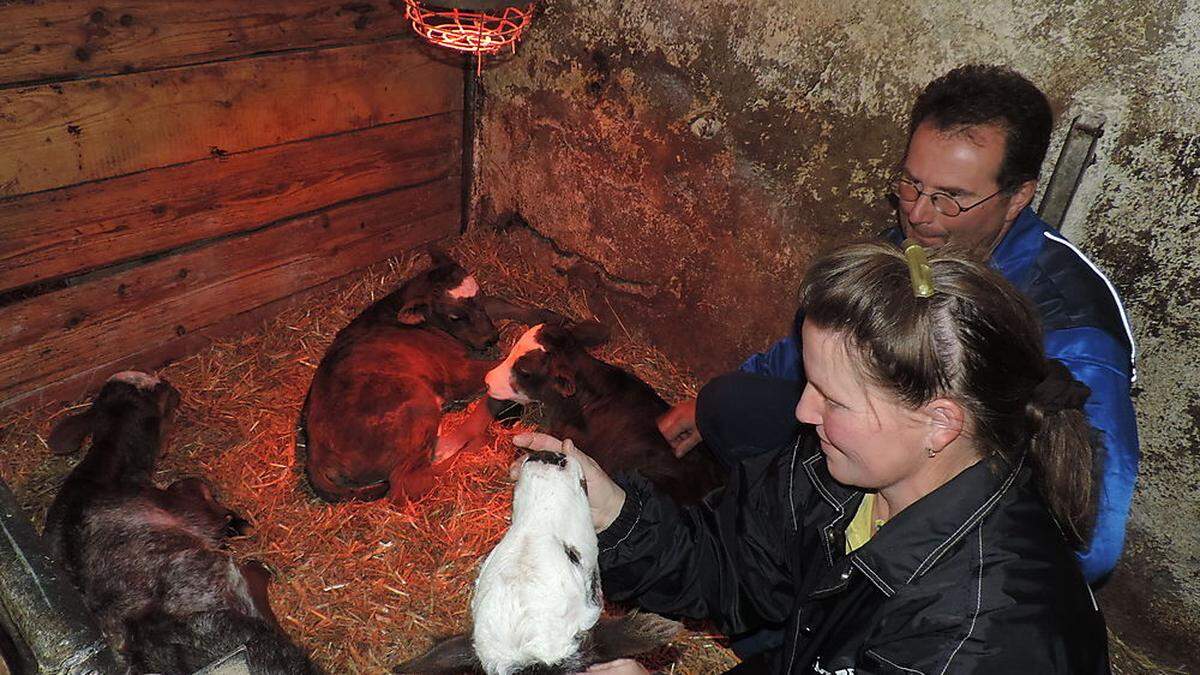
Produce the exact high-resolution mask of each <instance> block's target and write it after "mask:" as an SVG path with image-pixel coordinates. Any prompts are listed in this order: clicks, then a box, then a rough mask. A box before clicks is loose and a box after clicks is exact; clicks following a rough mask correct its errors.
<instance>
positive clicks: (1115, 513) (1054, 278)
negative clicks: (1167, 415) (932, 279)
mask: <svg viewBox="0 0 1200 675" xmlns="http://www.w3.org/2000/svg"><path fill="white" fill-rule="evenodd" d="M885 236H886V237H887V238H888V239H890V240H892V241H894V242H896V243H899V242H900V240H901V239H902V238H903V235H902V234H901V232H900V230H899V229H892V230H889V231H888V232H887V233H886V235H885ZM990 262H991V265H992V267H994V268H995V269H996V270H997V271H998V272H1000V273H1001V274H1003V275H1004V277H1005V278H1006V279H1008V280H1009V281H1011V282H1012V283H1013V285H1015V286H1016V287H1017V288H1018V289H1020V290H1021V291H1022V292H1023V293H1025V295H1026V296H1027V297H1029V298H1030V299H1031V300H1033V302H1034V304H1035V305H1036V307H1037V309H1038V312H1039V313H1040V315H1041V319H1042V323H1043V328H1044V330H1045V344H1046V356H1047V357H1048V358H1053V359H1058V360H1059V361H1062V362H1063V363H1064V364H1066V366H1067V368H1069V369H1070V371H1071V373H1072V374H1074V375H1075V378H1076V379H1078V380H1079V381H1080V382H1083V383H1084V384H1086V385H1087V386H1088V387H1089V388H1090V389H1091V390H1092V395H1091V398H1089V399H1088V402H1087V404H1086V405H1085V406H1084V412H1085V413H1086V414H1087V416H1088V420H1089V421H1090V422H1091V424H1092V426H1093V427H1094V428H1095V429H1096V430H1097V431H1098V432H1099V433H1100V436H1101V442H1102V444H1103V447H1104V449H1105V455H1104V464H1103V469H1102V474H1101V489H1100V502H1099V508H1098V510H1097V516H1096V529H1095V532H1094V533H1093V534H1092V541H1091V543H1090V544H1089V545H1088V547H1087V548H1086V549H1085V550H1083V551H1081V552H1080V553H1079V562H1080V565H1081V566H1082V568H1083V574H1084V576H1085V577H1086V578H1087V580H1088V582H1089V583H1092V582H1095V581H1097V580H1099V579H1101V578H1103V577H1104V576H1105V575H1107V574H1108V573H1109V572H1111V571H1112V569H1113V567H1114V566H1115V565H1116V564H1117V559H1118V558H1120V557H1121V549H1122V548H1123V546H1124V544H1125V521H1126V520H1128V518H1129V504H1130V502H1131V501H1132V499H1133V486H1134V482H1135V481H1136V479H1137V468H1138V460H1139V458H1140V452H1139V451H1138V437H1137V419H1136V417H1135V416H1134V412H1133V402H1132V401H1131V400H1130V398H1129V393H1130V392H1129V389H1130V385H1131V384H1132V382H1133V379H1134V377H1135V376H1136V371H1135V370H1134V357H1135V355H1136V347H1135V345H1134V341H1133V332H1132V330H1131V328H1130V324H1129V319H1128V317H1127V316H1126V314H1125V309H1124V307H1122V305H1121V300H1120V298H1119V297H1118V296H1117V291H1116V289H1115V288H1114V287H1113V285H1112V283H1111V282H1109V280H1108V279H1107V278H1106V277H1105V276H1104V274H1103V273H1102V272H1101V271H1100V270H1099V269H1098V268H1097V267H1096V266H1095V265H1094V264H1093V263H1092V262H1091V261H1090V260H1088V259H1087V257H1086V256H1084V255H1083V253H1082V252H1081V251H1080V250H1079V249H1077V248H1075V246H1074V245H1073V244H1071V243H1070V242H1069V241H1067V240H1066V238H1064V237H1063V236H1062V235H1061V234H1059V233H1058V231H1056V230H1054V229H1053V228H1051V227H1050V226H1049V225H1047V224H1046V222H1045V221H1043V220H1042V219H1041V218H1039V217H1038V216H1037V214H1036V213H1034V212H1033V210H1032V209H1029V208H1026V209H1025V210H1024V211H1022V212H1021V214H1020V215H1019V216H1018V217H1017V219H1016V221H1014V222H1013V225H1012V227H1011V228H1010V229H1009V231H1008V233H1007V234H1006V235H1005V236H1004V239H1003V240H1002V241H1001V242H1000V244H999V245H998V246H997V247H996V250H995V251H993V252H992V258H991V261H990ZM796 328H799V326H796ZM795 333H796V331H793V334H792V335H790V336H788V337H786V338H784V339H782V340H780V341H779V342H776V343H775V344H774V345H772V346H771V348H770V349H768V350H767V351H765V352H762V353H759V354H755V355H754V356H751V357H750V358H749V359H747V360H746V362H745V363H743V364H742V366H741V370H742V371H743V372H747V373H757V374H760V375H770V376H772V377H781V378H786V379H790V380H799V379H802V378H803V377H804V368H803V363H802V361H801V357H800V349H799V344H800V341H799V337H798V336H797V335H796V334H795Z"/></svg>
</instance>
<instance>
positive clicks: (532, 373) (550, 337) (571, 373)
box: [484, 321, 608, 403]
mask: <svg viewBox="0 0 1200 675" xmlns="http://www.w3.org/2000/svg"><path fill="white" fill-rule="evenodd" d="M607 341H608V329H607V328H605V327H604V326H603V325H601V324H599V323H597V322H595V321H584V322H581V323H577V324H572V325H560V324H538V325H537V326H534V327H533V328H530V329H529V330H527V331H525V334H524V335H522V336H521V339H520V340H518V341H517V343H516V344H515V345H513V348H512V350H511V351H509V353H508V356H507V357H506V358H505V359H504V361H503V362H502V363H501V364H500V365H498V366H496V367H495V368H493V369H492V370H491V371H489V372H488V374H487V376H486V377H485V378H484V379H485V381H486V382H487V387H488V396H489V397H490V398H494V399H496V400H499V401H516V402H518V403H530V402H533V401H555V400H558V399H564V398H570V397H572V396H574V395H575V393H576V390H577V384H578V382H577V378H576V376H577V374H578V373H579V372H580V370H581V366H582V365H583V364H584V363H585V362H587V361H590V360H592V359H593V357H592V356H591V355H590V354H588V353H587V350H588V349H590V348H592V347H596V346H598V345H601V344H604V343H605V342H607Z"/></svg>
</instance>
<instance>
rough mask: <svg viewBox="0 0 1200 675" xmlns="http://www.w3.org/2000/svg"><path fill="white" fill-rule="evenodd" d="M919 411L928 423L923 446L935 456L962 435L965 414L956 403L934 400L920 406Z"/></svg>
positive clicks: (946, 400) (939, 399) (945, 399)
mask: <svg viewBox="0 0 1200 675" xmlns="http://www.w3.org/2000/svg"><path fill="white" fill-rule="evenodd" d="M921 410H922V412H923V413H924V414H925V416H926V418H927V419H928V422H929V433H928V436H926V439H925V444H926V446H928V447H929V448H930V449H931V450H932V451H933V453H934V454H935V455H936V454H937V453H939V452H941V451H942V450H944V449H945V448H946V446H948V445H950V444H951V443H953V442H954V441H955V440H957V439H958V437H959V436H961V435H962V433H963V425H964V423H965V422H966V412H965V411H964V410H963V407H962V406H961V405H959V404H958V403H957V402H955V401H952V400H950V399H948V398H935V399H933V400H932V401H930V402H929V403H926V404H925V405H924V406H922V408H921Z"/></svg>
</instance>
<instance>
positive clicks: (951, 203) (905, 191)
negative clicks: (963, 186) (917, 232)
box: [892, 176, 1004, 218]
mask: <svg viewBox="0 0 1200 675" xmlns="http://www.w3.org/2000/svg"><path fill="white" fill-rule="evenodd" d="M892 192H893V193H895V195H896V196H897V197H899V198H900V200H901V201H906V202H915V201H917V200H918V199H920V198H921V195H925V196H926V197H929V201H930V203H932V204H933V208H935V209H937V212H938V213H940V214H942V215H943V216H946V217H947V218H953V217H955V216H957V215H958V214H960V213H964V212H966V211H970V210H971V209H973V208H975V207H976V206H979V205H980V204H982V203H984V202H986V201H987V200H989V199H991V198H992V197H995V196H996V195H998V194H1000V193H1001V192H1004V189H1003V188H1001V189H999V190H996V191H995V192H993V193H992V194H990V195H988V196H986V197H984V198H983V199H980V200H979V201H977V202H975V203H974V204H972V205H970V206H963V205H962V204H959V203H958V200H957V199H955V198H954V197H951V196H950V195H948V194H946V193H945V192H925V191H924V190H922V189H921V188H919V187H917V184H916V183H914V182H912V181H911V180H909V179H907V178H905V177H904V176H898V177H896V178H895V179H894V180H893V181H892Z"/></svg>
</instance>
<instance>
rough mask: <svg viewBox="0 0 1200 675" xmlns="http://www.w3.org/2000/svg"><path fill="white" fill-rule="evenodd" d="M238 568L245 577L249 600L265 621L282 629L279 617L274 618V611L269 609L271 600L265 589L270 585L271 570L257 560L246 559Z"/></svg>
mask: <svg viewBox="0 0 1200 675" xmlns="http://www.w3.org/2000/svg"><path fill="white" fill-rule="evenodd" d="M238 569H239V570H241V572H242V576H243V577H245V579H246V588H247V589H249V591H250V600H251V602H253V603H254V608H255V609H257V610H258V613H259V615H261V616H262V618H263V619H266V621H267V623H270V624H271V625H272V626H274V627H275V628H276V629H277V630H280V631H282V630H283V628H282V627H281V626H280V625H279V619H277V618H275V612H273V611H271V601H270V598H269V597H268V595H267V589H268V587H270V585H271V577H272V575H271V570H270V569H269V568H268V567H267V566H266V565H264V564H262V563H261V562H259V561H257V560H247V561H245V562H243V563H241V564H239V565H238Z"/></svg>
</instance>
